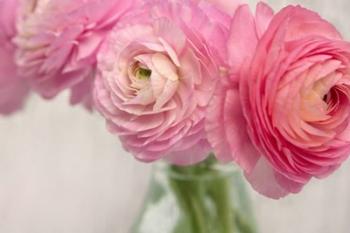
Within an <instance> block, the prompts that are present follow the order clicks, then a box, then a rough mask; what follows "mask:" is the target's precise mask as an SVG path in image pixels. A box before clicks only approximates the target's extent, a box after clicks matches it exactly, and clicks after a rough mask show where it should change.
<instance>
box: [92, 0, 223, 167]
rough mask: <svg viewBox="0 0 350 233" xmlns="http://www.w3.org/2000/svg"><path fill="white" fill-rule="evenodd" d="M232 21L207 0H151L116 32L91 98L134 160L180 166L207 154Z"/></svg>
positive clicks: (100, 63) (101, 61) (103, 53)
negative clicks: (209, 120)
mask: <svg viewBox="0 0 350 233" xmlns="http://www.w3.org/2000/svg"><path fill="white" fill-rule="evenodd" d="M203 9H206V10H205V11H204V10H203ZM214 15H215V17H214ZM229 22H230V17H229V16H228V15H226V14H224V13H223V12H221V11H220V10H218V9H216V8H214V7H213V6H212V5H210V4H207V3H198V4H197V3H194V2H191V1H185V0H179V1H170V0H161V1H148V3H146V4H145V5H144V6H142V7H141V9H139V10H137V11H136V12H135V13H132V14H131V15H130V16H128V17H126V18H125V20H124V21H123V22H120V23H118V25H117V26H116V27H115V28H114V30H113V31H112V32H111V34H110V36H109V38H108V39H107V41H106V42H105V44H104V46H103V48H102V49H101V52H100V54H99V58H98V75H97V78H96V82H95V91H94V97H95V98H94V99H95V102H96V106H97V108H98V109H99V110H100V112H101V113H102V115H103V116H104V117H105V118H106V120H107V124H108V128H109V130H110V131H111V132H112V133H114V134H116V135H118V136H120V139H121V141H122V143H123V145H124V147H125V148H126V149H127V150H128V151H130V152H132V153H133V154H134V155H135V157H136V158H137V159H139V160H142V161H146V162H150V161H154V160H157V159H160V158H167V159H169V160H170V161H172V162H173V163H176V164H180V165H183V164H193V163H196V162H198V161H200V160H202V159H204V158H205V157H206V156H207V155H208V153H209V152H210V147H209V144H208V142H207V139H206V133H205V130H204V118H205V114H206V108H207V105H208V103H209V100H210V98H211V96H212V93H213V91H214V87H215V83H216V80H217V79H218V78H219V76H220V64H221V62H222V58H224V56H225V55H224V54H225V47H224V45H225V37H227V34H228V24H229Z"/></svg>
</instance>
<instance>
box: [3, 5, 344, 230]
mask: <svg viewBox="0 0 350 233" xmlns="http://www.w3.org/2000/svg"><path fill="white" fill-rule="evenodd" d="M227 1H229V0H227ZM256 2H257V1H255V0H251V1H250V3H252V5H254V4H255V3H256ZM267 2H268V3H270V4H271V5H272V6H273V7H274V9H276V10H277V9H280V8H281V7H282V6H284V5H286V4H287V3H289V4H301V5H304V6H307V7H309V8H311V9H314V10H316V11H318V12H320V14H321V15H322V16H323V17H325V18H327V19H328V20H330V21H331V22H333V23H335V24H336V25H337V27H338V28H339V29H340V31H341V32H342V33H343V35H344V36H345V37H346V38H348V39H350V25H349V21H350V14H349V10H350V1H349V0H299V1H297V0H289V1H288V0H269V1H267ZM67 102H68V94H67V93H64V94H63V95H61V96H60V97H59V98H57V99H56V100H54V101H52V102H44V101H42V100H40V98H39V97H37V96H32V97H31V98H30V100H29V102H28V105H27V106H26V108H25V109H24V110H23V111H22V112H21V113H19V114H16V115H14V116H12V117H11V118H1V119H0V233H127V232H128V227H129V226H130V224H131V222H132V221H133V218H134V216H135V215H136V213H137V210H138V208H139V207H140V204H141V203H142V200H143V196H144V193H145V191H146V189H147V183H148V180H149V175H150V171H151V166H150V165H149V164H141V163H139V162H137V161H135V160H134V159H133V158H132V156H130V155H128V154H127V153H125V152H124V151H123V149H122V147H121V146H120V144H119V142H118V140H117V139H116V138H114V137H113V136H111V135H109V134H108V133H107V132H106V130H105V127H104V121H103V120H102V118H101V117H99V115H98V114H97V113H95V114H88V113H86V112H85V111H84V110H83V109H81V108H79V107H76V108H70V107H69V106H68V104H67ZM250 193H251V198H252V200H253V203H254V205H255V209H256V215H257V220H258V223H259V226H260V229H261V233H349V232H350V221H349V216H350V162H348V163H346V164H345V165H344V166H343V167H342V168H341V169H340V170H339V171H337V172H336V173H335V174H334V175H332V176H331V177H330V178H328V179H326V180H322V181H313V182H311V184H310V185H309V186H307V187H306V188H305V189H304V191H303V192H302V193H301V194H299V195H294V196H289V197H287V198H285V199H283V200H280V201H273V200H269V199H266V198H264V197H262V196H259V195H257V194H256V193H255V192H254V191H252V190H250ZM159 233H163V232H159ZM184 233H185V232H184Z"/></svg>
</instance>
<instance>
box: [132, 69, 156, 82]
mask: <svg viewBox="0 0 350 233" xmlns="http://www.w3.org/2000/svg"><path fill="white" fill-rule="evenodd" d="M151 75H152V70H150V69H147V68H142V67H138V68H137V69H136V72H135V76H136V77H137V78H138V79H140V80H149V79H150V77H151Z"/></svg>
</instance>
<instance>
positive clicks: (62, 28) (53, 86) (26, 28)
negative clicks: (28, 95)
mask: <svg viewBox="0 0 350 233" xmlns="http://www.w3.org/2000/svg"><path fill="white" fill-rule="evenodd" d="M23 1H24V3H25V4H24V6H23V9H22V19H21V21H20V23H19V25H18V29H19V35H18V36H17V38H16V42H17V45H18V47H19V48H18V59H17V63H18V65H19V67H20V71H21V73H22V74H23V76H24V77H26V78H27V79H28V80H29V81H30V83H31V85H32V86H33V89H35V90H36V91H37V92H39V93H40V94H41V95H42V96H43V97H45V98H53V97H55V96H56V95H57V94H59V93H60V92H61V91H63V90H65V89H71V90H72V96H71V103H72V104H76V103H83V104H84V105H85V106H86V107H88V108H91V100H92V99H91V96H90V95H91V88H92V83H93V77H94V73H95V66H96V54H97V52H98V50H99V48H100V46H101V44H102V42H103V40H104V38H105V37H106V34H107V33H108V32H109V31H110V30H111V28H112V27H113V26H114V25H115V24H116V22H117V21H118V20H119V18H120V17H121V16H122V15H123V14H124V13H125V12H127V10H129V9H130V8H131V7H132V5H133V3H134V0H117V1H111V0H74V1H72V0H23Z"/></svg>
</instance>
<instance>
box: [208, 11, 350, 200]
mask: <svg viewBox="0 0 350 233" xmlns="http://www.w3.org/2000/svg"><path fill="white" fill-rule="evenodd" d="M228 50H229V51H230V52H229V55H230V56H229V58H230V59H229V60H230V65H231V71H232V75H231V76H230V78H228V79H222V82H221V85H219V86H218V88H217V91H216V93H215V97H214V98H213V101H212V102H211V104H210V108H209V109H208V121H207V125H206V129H207V130H208V137H209V141H210V142H211V144H212V145H213V147H214V148H215V151H216V153H217V156H218V158H219V159H220V160H223V161H231V160H234V161H235V162H237V163H238V164H239V165H240V166H241V167H242V168H243V169H244V171H245V173H246V177H247V178H248V180H249V182H250V183H251V184H252V186H253V187H254V188H255V189H256V190H257V191H258V192H260V193H262V194H264V195H266V196H268V197H271V198H280V197H283V196H285V195H287V194H289V193H297V192H299V191H300V190H301V189H302V187H303V186H304V185H305V184H307V183H308V182H309V181H310V179H312V178H324V177H326V176H328V175H329V174H331V173H332V172H333V171H334V170H335V169H337V168H338V167H339V166H340V165H341V164H342V163H343V162H344V160H346V159H347V158H348V156H349V153H350V124H349V123H350V118H349V117H350V44H349V43H348V42H345V41H343V40H342V37H341V36H340V34H339V33H338V32H337V30H336V29H335V28H334V27H333V26H332V25H331V24H330V23H328V22H326V21H325V20H323V19H322V18H320V16H319V15H317V14H316V13H314V12H312V11H309V10H307V9H304V8H302V7H300V6H288V7H286V8H284V9H282V10H281V11H280V12H279V13H277V14H276V15H274V16H273V12H272V10H271V9H270V8H269V7H267V6H266V5H265V4H259V6H258V9H257V12H256V15H255V16H253V15H252V13H250V11H249V9H248V6H242V7H241V8H239V10H238V11H237V12H236V15H235V18H234V19H233V22H232V28H231V37H230V40H229V44H228Z"/></svg>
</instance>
